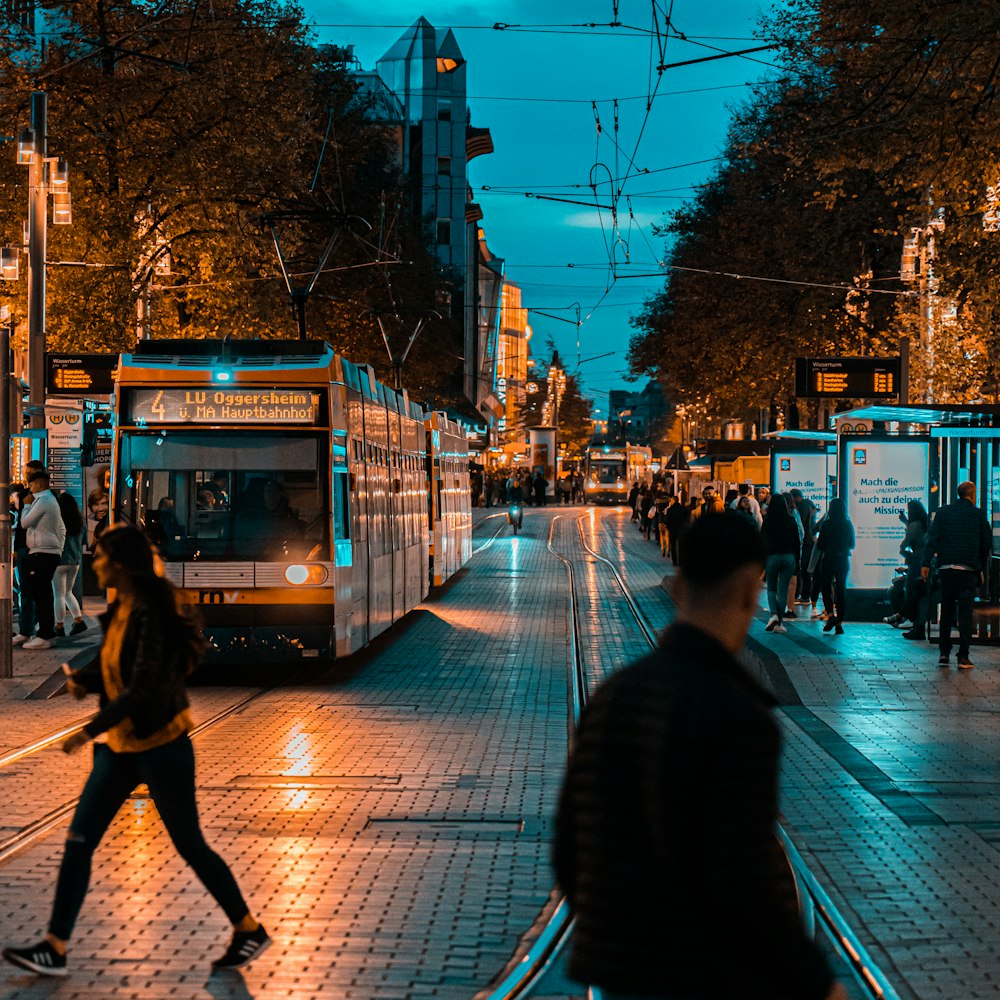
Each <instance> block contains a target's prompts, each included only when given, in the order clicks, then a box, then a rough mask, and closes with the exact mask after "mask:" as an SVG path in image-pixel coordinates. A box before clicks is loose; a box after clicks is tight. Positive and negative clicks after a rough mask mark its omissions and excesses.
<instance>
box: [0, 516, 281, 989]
mask: <svg viewBox="0 0 1000 1000" xmlns="http://www.w3.org/2000/svg"><path fill="white" fill-rule="evenodd" d="M94 571H95V573H96V574H97V579H98V582H99V583H100V585H101V586H102V587H113V588H114V589H115V591H116V593H117V599H116V601H115V603H114V604H112V606H111V607H110V608H109V609H108V611H107V612H106V613H105V614H104V615H102V616H101V623H102V625H103V627H104V640H103V642H102V644H101V649H100V652H99V653H98V654H97V656H96V658H95V659H94V661H93V662H92V663H90V664H89V665H88V666H86V667H84V668H82V669H81V670H77V671H70V670H69V667H68V666H67V665H65V664H64V665H63V670H64V671H65V672H66V674H67V688H68V690H69V692H70V694H72V695H73V696H74V697H76V698H82V697H84V696H85V695H86V694H87V693H88V692H90V693H98V694H100V696H101V708H100V711H99V712H98V713H97V715H95V716H94V718H93V719H91V721H90V722H89V723H87V725H86V726H84V727H83V729H82V730H80V731H78V732H76V733H74V734H73V735H71V736H70V737H68V738H67V739H66V740H65V741H64V743H63V750H65V751H66V753H75V752H76V751H77V750H79V749H80V748H81V747H82V746H83V745H84V744H86V743H89V742H90V741H91V740H94V739H95V738H97V737H101V736H103V737H104V739H105V742H98V743H95V744H94V748H93V749H94V763H93V768H92V770H91V772H90V776H89V777H88V778H87V782H86V784H85V785H84V789H83V793H82V794H81V796H80V800H79V802H78V804H77V807H76V812H75V814H74V816H73V820H72V822H71V823H70V827H69V833H68V835H67V839H66V846H65V850H64V853H63V858H62V863H61V865H60V868H59V877H58V879H57V882H56V893H55V902H54V904H53V907H52V916H51V919H50V921H49V929H48V933H47V934H46V936H45V938H44V939H43V940H42V941H40V942H39V943H38V944H36V945H33V946H31V947H27V948H4V949H3V957H4V958H5V959H6V960H7V961H8V962H11V963H13V964H14V965H17V966H19V967H21V968H23V969H28V970H30V971H31V972H36V973H38V974H39V975H43V976H65V975H66V972H67V969H66V950H67V945H68V943H69V940H70V937H71V936H72V933H73V928H74V926H75V924H76V920H77V916H78V915H79V913H80V910H81V908H82V906H83V902H84V898H85V897H86V894H87V888H88V885H89V881H90V869H91V859H92V857H93V854H94V851H95V850H96V849H97V846H98V844H99V843H100V841H101V838H102V837H103V836H104V833H105V831H106V830H107V829H108V827H109V826H110V825H111V822H112V820H113V819H114V818H115V815H116V814H117V813H118V811H119V809H121V807H122V806H123V805H124V803H125V802H126V800H127V799H128V797H129V795H131V793H132V791H133V790H134V789H135V787H136V786H137V785H139V784H143V783H145V784H146V785H147V786H148V788H149V794H150V796H151V798H152V799H153V802H154V804H155V805H156V809H157V811H158V812H159V814H160V818H161V819H162V820H163V824H164V826H165V827H166V828H167V833H168V834H169V835H170V839H171V840H172V841H173V844H174V846H175V847H176V848H177V850H178V852H179V853H180V855H181V857H182V858H184V860H185V861H186V862H187V863H188V864H189V865H190V866H191V867H192V868H193V869H194V872H195V874H196V875H197V876H198V878H199V879H200V880H201V882H202V884H203V885H204V886H205V888H206V889H208V891H209V892H210V893H211V895H212V896H213V897H214V898H215V900H216V902H217V903H218V904H219V905H220V906H221V907H222V909H223V911H224V912H225V914H226V916H227V917H228V918H229V920H230V922H231V923H232V925H233V935H232V939H231V942H230V944H229V947H228V948H227V949H226V951H225V953H224V954H223V955H221V956H220V957H219V958H217V959H216V960H215V961H214V962H213V963H212V966H213V967H214V968H216V969H235V968H238V967H240V966H242V965H246V964H247V963H248V962H250V961H251V960H252V959H254V958H256V957H257V955H259V954H260V953H261V952H263V951H264V949H265V948H267V947H268V945H269V944H270V943H271V939H270V938H269V937H268V934H267V931H265V930H264V927H263V926H262V925H261V924H260V923H259V922H258V921H257V920H256V919H255V918H254V916H253V915H252V914H251V912H250V909H249V907H248V906H247V904H246V902H245V901H244V899H243V896H242V894H241V893H240V889H239V886H238V885H237V884H236V880H235V879H234V878H233V875H232V872H231V871H230V870H229V868H228V866H227V865H226V863H225V862H224V861H223V860H222V859H221V858H220V857H219V856H218V855H217V854H216V853H215V852H214V851H213V850H212V849H211V848H210V847H209V846H208V844H207V843H206V842H205V838H204V835H203V834H202V832H201V828H200V826H199V822H198V807H197V803H196V801H195V773H194V751H193V749H192V746H191V739H190V737H189V736H188V732H189V731H190V729H191V726H192V721H191V715H190V712H189V710H188V697H187V692H186V690H185V685H184V677H185V676H186V675H187V674H188V673H190V672H191V670H192V669H193V668H194V667H196V666H197V663H198V658H199V656H200V655H201V652H202V650H203V649H204V646H205V640H204V638H203V636H202V634H201V630H200V628H199V626H198V623H197V621H196V619H195V618H194V616H193V613H192V612H191V611H190V609H188V608H185V607H183V606H182V605H181V604H180V603H179V601H178V594H177V591H176V590H175V589H174V587H173V586H172V584H171V583H170V582H169V581H168V580H166V579H164V578H163V577H160V576H157V575H156V573H155V570H154V557H153V550H152V548H151V546H150V544H149V542H148V540H147V539H146V537H145V536H144V535H143V534H142V532H141V531H139V530H138V529H137V528H134V527H131V526H124V527H113V528H109V529H108V530H107V531H106V532H105V533H104V534H103V535H102V536H101V539H100V541H99V542H98V544H97V549H96V555H95V558H94Z"/></svg>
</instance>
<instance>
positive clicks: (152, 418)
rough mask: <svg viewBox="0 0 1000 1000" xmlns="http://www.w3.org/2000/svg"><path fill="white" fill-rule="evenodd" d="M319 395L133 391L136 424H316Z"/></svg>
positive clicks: (202, 388)
mask: <svg viewBox="0 0 1000 1000" xmlns="http://www.w3.org/2000/svg"><path fill="white" fill-rule="evenodd" d="M319 400H320V396H319V393H318V392H315V391H313V390H310V389H243V388H237V387H236V386H233V387H232V388H224V389H220V388H218V387H216V386H211V387H205V386H199V387H196V388H191V389H133V390H131V393H130V402H129V408H128V414H129V417H130V419H131V421H132V423H135V424H247V423H264V424H315V423H316V421H317V419H318V417H319V412H320V408H319Z"/></svg>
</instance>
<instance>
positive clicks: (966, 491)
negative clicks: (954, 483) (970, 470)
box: [958, 479, 976, 500]
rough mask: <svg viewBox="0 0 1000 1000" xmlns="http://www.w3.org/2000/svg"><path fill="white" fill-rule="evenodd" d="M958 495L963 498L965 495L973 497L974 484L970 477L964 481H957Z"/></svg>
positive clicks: (974, 491)
mask: <svg viewBox="0 0 1000 1000" xmlns="http://www.w3.org/2000/svg"><path fill="white" fill-rule="evenodd" d="M958 495H959V496H960V497H961V498H962V499H963V500H964V499H966V497H974V496H975V495H976V484H975V483H974V482H973V481H972V480H971V479H967V480H966V481H965V482H964V483H959V484H958Z"/></svg>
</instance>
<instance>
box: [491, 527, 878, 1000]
mask: <svg viewBox="0 0 1000 1000" xmlns="http://www.w3.org/2000/svg"><path fill="white" fill-rule="evenodd" d="M563 516H564V515H562V514H556V515H555V516H554V517H553V518H552V520H551V522H550V527H549V538H548V549H549V551H550V552H551V553H552V554H553V555H554V556H555V557H556V558H557V559H559V560H560V562H562V564H563V566H564V568H565V570H566V574H567V577H568V583H569V594H570V615H571V627H570V629H569V648H570V661H571V664H572V671H571V678H570V682H569V683H570V688H571V691H572V701H571V704H572V715H573V727H574V728H575V727H576V725H577V724H578V723H579V718H580V713H581V712H582V710H583V709H584V708H585V707H586V704H587V696H588V690H589V689H590V687H591V684H590V683H589V682H588V678H587V676H586V668H585V665H584V663H583V659H582V657H581V655H580V645H581V644H580V641H579V637H580V633H581V626H580V616H579V613H578V607H577V601H576V572H575V567H574V564H573V560H572V559H570V558H568V557H567V555H566V554H564V553H563V552H560V551H559V550H557V549H556V548H555V547H554V546H553V536H554V533H555V526H556V522H558V521H559V520H560V519H561V518H562V517H563ZM566 516H569V517H572V516H573V515H566ZM589 516H591V517H592V516H593V515H592V513H591V514H590V515H589ZM587 517H588V514H580V515H577V516H576V526H577V529H578V532H579V536H580V543H581V545H582V547H583V549H584V551H585V552H586V553H587V554H588V555H589V556H590V557H592V558H593V559H594V560H596V561H598V562H600V563H602V564H603V565H604V566H606V567H607V569H608V570H609V571H610V572H611V574H612V576H613V578H614V580H615V582H616V584H617V586H618V588H619V589H620V591H621V595H622V597H623V599H624V600H625V602H626V604H627V606H628V608H629V610H630V612H631V613H632V616H633V618H634V621H635V624H636V626H637V628H638V629H639V631H640V632H641V634H642V637H643V639H644V641H645V642H646V644H647V646H648V647H649V648H650V649H652V648H654V647H655V646H656V631H655V629H654V628H653V626H652V625H651V624H650V622H649V621H648V619H647V618H646V616H645V614H644V613H643V612H642V610H641V609H640V607H639V604H638V602H637V601H636V599H635V597H634V595H633V594H632V592H631V590H630V588H629V586H628V585H627V584H626V582H625V580H624V579H623V578H622V575H621V573H620V572H619V570H618V567H617V566H616V565H615V564H614V563H613V562H612V561H611V560H610V559H608V558H607V557H606V556H603V555H601V554H600V553H599V552H597V551H596V550H595V549H594V548H593V547H592V546H591V545H590V544H589V543H588V542H587V539H586V536H585V534H584V532H583V520H584V519H586V518H587ZM777 835H778V839H779V841H780V842H781V845H782V849H783V850H784V852H785V856H786V858H787V859H788V863H789V866H790V868H791V869H792V872H793V874H794V876H795V880H796V885H797V888H798V890H799V896H800V901H801V904H802V908H803V918H804V920H805V922H806V924H807V926H808V927H809V928H810V929H811V931H812V932H813V934H814V936H815V934H816V932H817V931H822V932H823V933H824V934H825V935H826V937H827V939H828V941H829V942H830V944H831V945H832V946H833V947H834V948H835V949H836V951H837V953H838V954H839V955H840V956H841V957H842V959H843V960H844V961H845V963H846V967H847V968H848V969H849V971H850V973H851V975H852V976H853V978H854V985H855V987H856V988H857V989H859V990H860V993H861V995H863V996H864V997H865V998H871V1000H898V994H897V993H896V992H895V990H894V989H893V987H892V985H891V984H890V983H889V981H888V980H887V978H886V977H885V975H884V973H882V971H881V970H880V969H878V967H877V966H876V965H875V963H874V961H873V960H872V958H871V956H870V955H869V954H868V952H867V950H866V949H865V948H864V946H863V945H862V944H861V943H860V941H858V939H857V936H856V935H855V934H854V932H853V931H852V930H851V928H850V926H849V925H848V923H847V921H846V920H845V919H844V917H843V916H842V915H841V914H840V913H839V911H838V910H837V908H836V906H835V905H834V904H833V902H832V900H831V899H830V897H829V895H828V894H827V893H826V891H825V890H824V889H823V888H822V886H821V885H820V883H819V881H818V880H817V879H816V878H815V876H814V875H813V874H812V872H811V871H810V870H809V868H808V866H807V865H806V863H805V862H804V860H803V859H802V856H801V854H800V853H799V852H798V850H797V849H796V848H795V845H794V843H793V842H792V840H791V838H790V837H789V836H788V834H787V833H786V832H785V830H784V829H783V828H782V827H781V826H780V824H779V826H778V830H777ZM557 900H558V901H557V902H556V905H555V907H554V908H553V909H552V911H551V913H550V915H549V916H548V918H547V920H546V921H545V923H544V925H543V926H542V929H541V931H540V932H539V933H538V934H537V937H536V938H535V940H534V941H533V943H532V944H531V946H530V947H529V948H528V949H527V950H526V951H524V953H523V954H522V955H520V956H515V959H514V960H512V962H511V963H510V965H509V967H508V969H507V971H506V974H505V975H504V976H503V978H502V979H501V980H500V982H498V983H497V984H495V985H494V986H493V987H492V988H491V989H490V990H489V991H482V992H480V993H478V994H477V995H476V998H475V1000H521V998H524V997H526V996H527V995H528V994H529V993H530V992H531V991H532V990H533V989H534V988H535V986H536V985H537V984H538V983H539V982H540V981H541V980H542V978H543V977H544V976H545V974H546V973H547V972H548V971H549V970H550V968H551V967H552V965H553V963H554V962H555V960H556V958H557V957H558V955H559V953H560V951H561V950H562V949H563V947H565V946H566V945H567V944H568V943H569V940H570V938H571V936H572V930H573V920H572V914H571V913H570V910H569V905H568V901H567V900H566V898H565V897H564V896H560V897H557ZM588 997H589V998H590V1000H601V998H602V994H601V991H600V990H599V989H598V988H597V987H593V986H591V987H589V988H588Z"/></svg>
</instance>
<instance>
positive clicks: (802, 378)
mask: <svg viewBox="0 0 1000 1000" xmlns="http://www.w3.org/2000/svg"><path fill="white" fill-rule="evenodd" d="M899 380H900V360H899V358H898V357H894V358H796V359H795V395H796V396H799V397H801V398H804V399H834V398H841V399H898V398H899Z"/></svg>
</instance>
